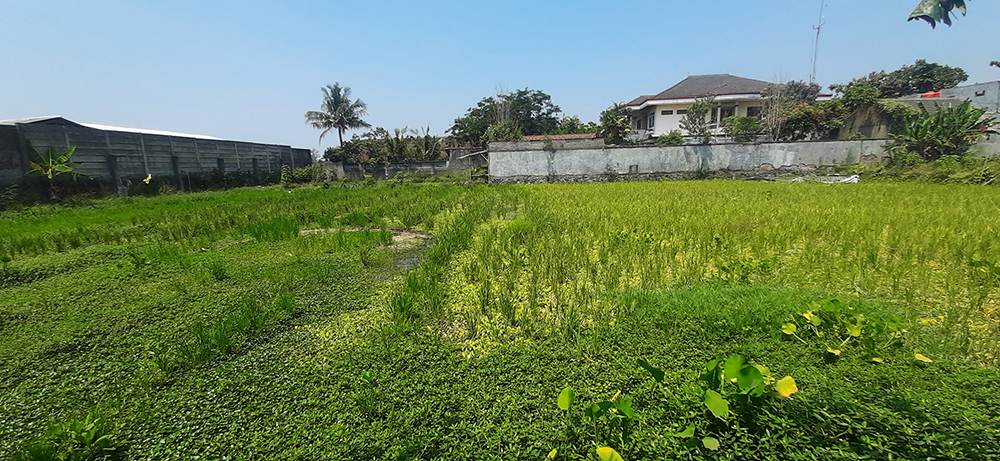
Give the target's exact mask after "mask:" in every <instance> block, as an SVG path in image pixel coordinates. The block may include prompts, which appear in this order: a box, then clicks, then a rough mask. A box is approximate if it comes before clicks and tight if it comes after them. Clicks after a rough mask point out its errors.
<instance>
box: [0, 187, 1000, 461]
mask: <svg viewBox="0 0 1000 461" xmlns="http://www.w3.org/2000/svg"><path fill="white" fill-rule="evenodd" d="M998 211H1000V194H998V193H997V192H996V189H995V188H992V187H988V186H967V185H931V184H915V183H892V182H885V183H862V184H856V185H826V184H803V183H787V184H774V183H754V182H736V181H690V182H664V183H607V184H589V185H536V186H505V187H493V186H466V185H439V184H435V185H421V184H417V185H407V186H400V185H396V186H393V185H390V184H383V185H379V186H377V187H353V188H338V187H334V188H330V189H323V188H315V189H314V188H301V189H294V190H292V191H290V192H289V191H285V190H281V189H278V188H267V189H239V190H233V191H229V192H211V193H199V194H190V195H173V196H163V197H156V198H128V199H110V200H104V201H97V202H94V203H93V204H91V205H90V206H81V207H74V208H67V207H35V208H30V209H27V210H24V211H20V212H17V213H11V212H8V213H4V214H2V215H0V255H2V254H7V255H10V256H11V257H12V261H10V262H9V263H5V264H4V266H3V268H2V269H0V270H2V272H0V422H2V424H0V458H5V459H6V458H9V457H12V456H13V457H16V458H24V459H103V458H112V459H149V460H164V459H194V458H195V457H198V458H199V459H303V460H312V459H545V458H546V457H547V456H548V457H551V458H555V459H596V453H597V451H596V448H598V447H605V446H608V447H612V448H614V449H615V450H616V451H617V452H618V453H620V454H621V456H622V457H623V458H624V459H625V460H638V459H677V458H681V459H702V458H704V459H719V458H723V459H993V458H996V457H1000V392H998V391H1000V373H998V372H997V368H996V367H997V357H998V351H1000V330H998V327H997V325H998V320H1000V313H998V312H997V306H998V296H1000V293H998V288H1000V265H998V263H1000V239H998V238H997V231H998V230H1000V212H998ZM402 228H406V229H414V230H419V231H424V232H426V233H427V235H428V237H429V238H427V239H419V240H415V241H396V240H394V238H393V229H402ZM309 229H323V230H328V231H323V232H314V233H302V232H300V231H303V230H309ZM832 299H837V300H838V301H837V302H832V301H831V300H832ZM790 325H791V326H790ZM737 354H738V355H739V356H740V357H741V359H736V358H734V357H733V356H734V355H737ZM640 359H642V360H644V361H647V362H648V367H649V368H648V369H647V368H645V367H643V366H640V365H639V364H638V361H639V360H640ZM714 360H720V361H719V362H717V363H713V364H712V365H713V366H712V367H708V368H706V363H709V362H711V361H714ZM744 362H751V363H752V364H754V366H748V365H742V364H743V363H744ZM644 363H646V362H644ZM785 376H790V377H792V378H794V381H795V383H796V385H797V392H795V393H793V394H791V396H790V397H791V398H777V397H772V396H771V395H769V393H770V392H771V391H772V390H773V391H774V392H776V393H778V394H782V395H786V394H787V392H786V391H785V390H784V387H782V386H779V382H784V381H783V380H782V379H781V378H783V377H785ZM731 378H733V379H735V381H732V380H731ZM744 378H746V380H744ZM754 379H756V381H754ZM745 384H746V385H745ZM566 389H569V390H571V391H572V394H573V398H568V397H569V394H570V393H569V392H568V391H567V392H564V390H566ZM560 396H562V397H563V398H560ZM716 397H718V399H722V400H723V401H724V402H725V403H726V405H728V406H727V407H726V409H725V411H722V410H721V409H720V401H719V400H718V399H717V398H716ZM564 408H568V409H564ZM692 431H693V432H692Z"/></svg>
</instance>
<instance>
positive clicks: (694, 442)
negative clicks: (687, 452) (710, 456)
mask: <svg viewBox="0 0 1000 461" xmlns="http://www.w3.org/2000/svg"><path fill="white" fill-rule="evenodd" d="M681 445H682V446H683V447H684V448H701V447H703V446H705V444H704V442H702V441H701V440H699V439H687V440H685V441H684V443H683V444H681Z"/></svg>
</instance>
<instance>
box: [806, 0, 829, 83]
mask: <svg viewBox="0 0 1000 461" xmlns="http://www.w3.org/2000/svg"><path fill="white" fill-rule="evenodd" d="M824 3H826V0H820V2H819V22H818V23H817V24H818V25H816V26H813V30H815V31H816V40H815V41H814V42H813V58H812V73H811V74H809V83H816V59H817V58H818V57H819V32H820V30H821V29H823V26H824V25H826V21H825V19H826V18H824V17H823V6H824Z"/></svg>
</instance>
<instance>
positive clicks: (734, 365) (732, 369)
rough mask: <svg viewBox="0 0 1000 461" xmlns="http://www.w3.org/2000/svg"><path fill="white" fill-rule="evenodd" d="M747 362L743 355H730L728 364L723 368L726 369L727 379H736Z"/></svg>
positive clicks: (727, 360)
mask: <svg viewBox="0 0 1000 461" xmlns="http://www.w3.org/2000/svg"><path fill="white" fill-rule="evenodd" d="M745 364H746V361H745V360H744V359H743V356H742V355H738V354H734V355H730V356H729V358H728V359H726V364H725V365H724V366H723V370H725V373H726V379H727V380H734V379H736V375H737V374H739V372H740V369H741V368H743V365H745Z"/></svg>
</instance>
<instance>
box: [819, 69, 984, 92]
mask: <svg viewBox="0 0 1000 461" xmlns="http://www.w3.org/2000/svg"><path fill="white" fill-rule="evenodd" d="M968 79H969V74H967V73H965V71H964V70H962V68H961V67H950V66H944V65H941V64H938V63H934V62H927V61H926V60H923V59H918V60H917V61H916V62H915V63H913V65H908V66H903V67H901V68H899V69H898V70H894V71H892V72H888V73H886V71H884V70H881V71H878V72H872V73H870V74H868V75H867V76H864V77H860V78H855V79H851V81H850V82H848V83H842V84H834V85H830V89H832V90H834V91H837V92H838V93H846V92H847V90H848V89H851V88H855V87H860V86H870V87H875V88H877V89H878V90H879V93H880V94H881V96H882V97H884V98H898V97H901V96H906V95H911V94H917V93H925V92H928V91H935V90H942V89H945V88H953V87H955V86H957V85H958V84H960V83H962V82H964V81H966V80H968Z"/></svg>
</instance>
